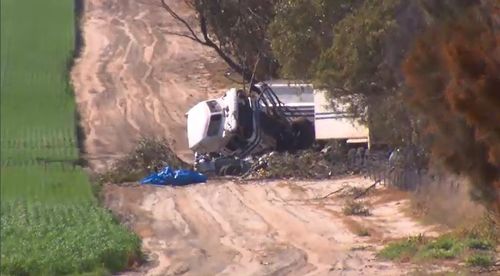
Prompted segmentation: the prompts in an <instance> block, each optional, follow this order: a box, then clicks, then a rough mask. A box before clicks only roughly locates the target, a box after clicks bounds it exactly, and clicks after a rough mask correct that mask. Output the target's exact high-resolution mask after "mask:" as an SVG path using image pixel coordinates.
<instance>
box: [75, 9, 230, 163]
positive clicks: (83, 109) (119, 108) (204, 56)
mask: <svg viewBox="0 0 500 276" xmlns="http://www.w3.org/2000/svg"><path fill="white" fill-rule="evenodd" d="M169 2H171V3H170V4H171V5H173V7H174V8H175V9H176V11H179V13H180V14H181V15H182V16H183V17H184V18H187V19H188V20H189V21H192V22H196V20H195V18H194V12H193V11H191V10H189V9H188V8H187V7H186V6H184V5H183V4H182V1H175V0H171V1H169ZM159 4H160V1H159V0H142V1H136V0H106V1H104V0H87V1H84V5H85V10H84V13H83V16H82V30H83V38H84V43H85V46H84V47H83V51H82V53H81V55H80V58H79V59H78V60H76V63H75V66H74V68H73V71H72V81H73V85H74V88H75V91H76V99H77V103H78V109H79V112H80V116H81V124H82V127H83V129H84V131H85V136H86V137H85V144H84V145H85V151H86V153H87V155H88V156H87V158H88V159H89V161H90V164H91V165H92V166H93V169H98V168H99V167H100V166H101V165H103V164H105V163H106V161H109V160H113V159H114V158H116V157H117V156H119V155H121V154H123V153H125V152H127V151H129V150H130V149H131V148H132V147H133V146H134V143H135V141H136V140H137V139H138V138H139V137H140V136H146V137H151V136H160V137H164V138H167V139H168V140H169V142H170V144H171V146H172V147H173V149H174V150H176V151H177V152H178V153H179V154H180V155H181V156H182V157H183V158H184V159H188V160H189V158H190V152H189V150H188V149H187V140H186V136H185V129H186V128H185V117H184V114H185V112H186V111H187V110H188V109H189V108H190V107H191V106H192V105H193V104H194V103H196V102H198V101H200V100H204V99H207V98H208V97H213V96H214V94H218V93H220V89H221V88H223V87H227V85H228V84H227V83H224V82H223V81H224V80H223V77H222V73H223V71H224V70H225V68H226V67H225V66H224V65H223V63H221V62H220V61H219V60H218V59H217V58H216V55H215V54H214V53H212V52H211V51H210V49H208V48H206V47H203V46H201V45H198V44H196V43H195V42H192V41H190V40H189V39H186V38H183V37H179V36H175V35H168V34H166V32H167V31H168V32H183V31H184V30H185V29H184V28H183V26H182V25H179V24H178V22H176V21H175V20H173V19H172V18H171V17H170V16H169V15H168V14H167V13H166V12H165V11H164V10H163V9H162V8H161V7H160V5H159ZM214 80H215V81H214ZM217 80H219V81H217Z"/></svg>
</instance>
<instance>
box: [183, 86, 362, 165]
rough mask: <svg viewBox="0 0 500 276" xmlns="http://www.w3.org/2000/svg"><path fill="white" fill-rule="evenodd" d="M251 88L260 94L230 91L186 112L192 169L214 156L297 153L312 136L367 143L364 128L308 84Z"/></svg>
mask: <svg viewBox="0 0 500 276" xmlns="http://www.w3.org/2000/svg"><path fill="white" fill-rule="evenodd" d="M255 86H256V87H257V88H258V89H260V90H261V91H260V92H261V93H260V94H256V95H255V94H252V95H249V94H248V93H245V92H244V91H243V90H237V89H235V88H231V89H229V90H228V91H227V92H226V93H225V94H224V95H223V96H222V97H220V98H217V99H212V100H207V101H203V102H199V103H198V104H196V105H195V106H194V107H192V108H191V109H190V110H189V111H188V112H187V113H186V116H187V136H188V143H189V148H190V149H191V150H192V151H194V152H195V168H196V167H197V166H198V165H200V163H205V165H203V166H204V167H206V169H207V170H208V168H209V167H210V166H206V162H208V161H207V160H211V159H212V158H214V157H217V158H221V157H228V158H233V159H234V158H236V159H242V158H245V157H248V156H251V155H257V154H261V153H265V152H268V151H274V150H290V149H291V150H296V149H303V148H307V147H309V146H310V145H312V143H313V142H314V141H315V139H316V138H318V139H323V140H327V139H344V140H346V141H349V140H350V141H351V142H354V143H365V142H366V143H368V141H369V139H368V136H369V135H368V134H369V132H368V129H367V128H366V127H364V126H362V125H361V124H359V123H357V122H356V120H354V118H353V117H352V116H349V114H347V113H346V112H342V111H338V110H333V109H332V108H330V107H329V105H328V100H327V98H326V97H325V92H324V91H315V90H314V89H313V87H312V85H310V84H301V83H299V84H297V83H290V82H286V81H285V82H284V81H277V82H269V83H259V84H256V85H255ZM316 136H317V137H316ZM203 166H202V167H203ZM210 169H213V167H210ZM216 171H218V170H217V169H216Z"/></svg>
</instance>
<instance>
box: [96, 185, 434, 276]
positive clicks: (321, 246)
mask: <svg viewBox="0 0 500 276" xmlns="http://www.w3.org/2000/svg"><path fill="white" fill-rule="evenodd" d="M346 183H347V184H348V185H351V186H359V187H367V186H369V185H370V184H371V181H369V180H367V179H363V178H355V177H350V178H346V179H339V180H329V181H319V182H284V181H271V182H266V183H265V184H264V183H248V184H243V185H242V184H237V183H234V182H230V181H222V182H221V181H216V182H211V183H208V184H204V185H193V186H188V187H183V188H169V187H144V186H131V187H120V186H115V185H110V186H107V187H106V189H105V194H107V195H108V196H107V200H106V202H107V204H108V206H109V207H110V208H111V209H112V210H113V211H114V213H115V214H117V215H118V216H119V217H124V216H125V217H126V216H127V215H130V214H129V213H128V212H131V213H132V214H134V213H138V214H137V215H133V216H132V217H133V219H132V220H129V221H130V223H129V225H130V226H131V227H132V228H133V229H134V230H135V231H136V232H137V233H139V234H140V235H141V233H146V234H142V235H141V236H143V238H145V244H144V249H145V251H146V252H147V253H148V254H149V256H151V261H150V262H149V263H148V264H146V265H145V266H144V267H142V268H141V269H139V270H138V271H135V272H127V273H124V275H176V273H177V274H179V275H180V274H182V275H360V274H363V275H376V274H380V275H402V274H405V273H406V272H408V271H410V270H411V269H412V266H410V265H405V264H394V263H388V262H382V261H380V260H377V259H376V257H375V252H376V250H377V249H380V248H381V246H382V245H383V243H384V242H385V241H386V240H388V239H389V240H390V239H392V238H398V237H400V236H401V235H402V234H404V235H416V234H419V233H424V232H428V231H429V227H424V226H421V225H419V224H417V223H415V222H414V221H413V220H411V219H410V218H408V217H407V216H405V215H404V213H403V211H402V209H403V208H404V207H405V206H407V204H408V202H407V201H404V200H403V201H397V202H399V203H397V204H396V201H395V202H392V201H391V202H382V201H377V198H378V197H375V198H373V199H369V200H372V201H373V202H380V203H375V205H374V206H373V212H374V216H373V217H368V218H369V220H368V219H367V220H366V221H365V220H364V218H363V219H361V222H360V223H361V224H363V225H365V224H366V225H370V229H371V230H370V231H373V232H374V233H375V232H382V233H384V234H383V236H380V237H378V236H373V237H360V236H358V235H357V234H356V233H353V232H351V230H350V228H349V225H348V224H346V221H345V218H346V217H345V216H344V215H343V214H342V211H341V210H342V207H343V202H344V201H343V199H342V198H339V197H332V198H327V199H322V200H315V198H318V197H321V196H322V195H325V194H328V193H329V192H331V191H333V190H337V189H338V188H339V187H341V186H343V185H345V184H346ZM306 187H307V188H306ZM380 189H382V190H381V193H382V191H384V189H385V188H380ZM138 194H142V196H138ZM137 206H140V207H139V208H138V207H137ZM135 208H137V209H139V210H135ZM379 208H380V212H379V211H378V210H379ZM389 209H390V212H389ZM139 214H141V215H139ZM399 220H403V221H408V222H412V223H405V224H404V226H403V224H400V228H397V229H395V230H397V231H398V232H397V233H396V232H393V231H385V230H384V229H385V228H386V227H387V226H389V227H392V226H393V225H395V224H397V223H398V221H399ZM126 221H127V220H126ZM372 222H376V223H372ZM148 225H149V227H148ZM405 227H406V228H405Z"/></svg>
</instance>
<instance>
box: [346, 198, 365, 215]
mask: <svg viewBox="0 0 500 276" xmlns="http://www.w3.org/2000/svg"><path fill="white" fill-rule="evenodd" d="M342 212H343V213H344V215H347V216H369V215H370V209H369V208H368V207H367V206H366V205H365V204H364V203H363V202H360V201H355V200H348V201H346V203H345V205H344V208H343V209H342Z"/></svg>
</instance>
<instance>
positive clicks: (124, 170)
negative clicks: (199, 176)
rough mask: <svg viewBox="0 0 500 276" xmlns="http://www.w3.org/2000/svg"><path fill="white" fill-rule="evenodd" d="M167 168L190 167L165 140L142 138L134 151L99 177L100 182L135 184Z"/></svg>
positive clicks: (114, 163)
mask: <svg viewBox="0 0 500 276" xmlns="http://www.w3.org/2000/svg"><path fill="white" fill-rule="evenodd" d="M165 166H170V167H172V168H174V169H181V168H184V169H185V168H188V167H190V165H189V164H187V163H185V162H184V161H182V160H181V159H180V158H179V157H177V155H176V154H175V153H174V152H173V151H172V149H171V148H170V147H169V145H168V143H167V141H165V140H164V139H157V138H141V139H140V140H139V141H138V142H137V145H136V147H135V148H134V149H133V150H132V151H130V152H129V153H128V154H126V155H125V156H123V157H122V158H119V159H117V160H116V161H115V162H113V164H112V165H111V166H110V168H108V169H107V170H106V171H105V172H103V173H101V174H99V175H98V182H99V183H101V184H102V183H126V182H134V181H138V180H139V179H141V178H142V177H145V176H146V175H148V174H150V173H151V172H153V171H158V170H161V169H162V168H163V167H165Z"/></svg>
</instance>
